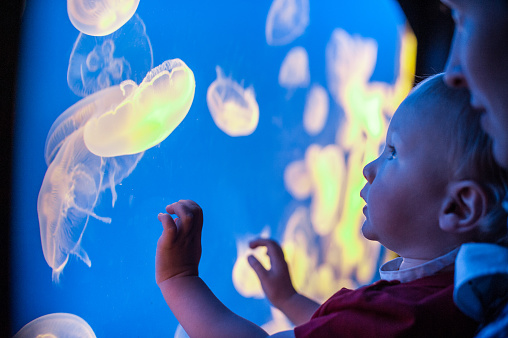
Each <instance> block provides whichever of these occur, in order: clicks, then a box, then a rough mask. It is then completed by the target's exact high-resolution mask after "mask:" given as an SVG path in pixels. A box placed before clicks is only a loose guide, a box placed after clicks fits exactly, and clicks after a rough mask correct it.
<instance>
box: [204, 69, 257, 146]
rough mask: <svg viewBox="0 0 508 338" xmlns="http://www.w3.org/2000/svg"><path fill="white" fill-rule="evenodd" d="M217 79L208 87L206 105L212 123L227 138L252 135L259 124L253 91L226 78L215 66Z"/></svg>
mask: <svg viewBox="0 0 508 338" xmlns="http://www.w3.org/2000/svg"><path fill="white" fill-rule="evenodd" d="M216 71H217V79H216V80H215V81H213V82H212V83H211V84H210V86H209V87H208V90H207V93H206V103H207V105H208V110H209V111H210V114H211V115H212V118H213V121H214V122H215V124H216V125H217V127H219V129H221V130H222V131H223V132H225V133H226V134H228V135H229V136H247V135H250V134H252V133H253V132H254V131H255V130H256V128H257V126H258V122H259V106H258V103H257V101H256V96H255V93H254V89H253V88H252V87H249V88H246V89H245V88H244V87H243V86H242V85H241V84H239V83H238V82H236V81H234V80H233V79H232V78H231V77H226V76H225V75H224V72H223V71H222V69H221V68H220V67H219V66H217V67H216Z"/></svg>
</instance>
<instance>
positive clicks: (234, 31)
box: [11, 0, 404, 337]
mask: <svg viewBox="0 0 508 338" xmlns="http://www.w3.org/2000/svg"><path fill="white" fill-rule="evenodd" d="M270 5H271V1H234V0H221V1H180V2H177V1H169V2H168V1H155V0H151V1H147V0H141V2H140V5H139V7H138V10H137V14H138V15H139V16H140V17H141V18H142V20H143V21H144V23H145V25H146V32H147V35H148V36H149V38H150V41H151V44H152V48H153V60H154V66H157V65H159V64H161V63H162V62H163V61H165V60H167V59H173V58H180V59H182V60H184V61H185V63H186V64H187V65H188V66H189V67H190V68H191V69H192V70H193V72H194V75H195V80H196V92H195V98H194V102H193V105H192V107H191V109H190V111H189V113H188V115H187V117H186V118H185V119H184V120H183V122H182V123H181V124H180V126H178V127H177V128H176V129H175V131H174V132H173V133H172V134H171V135H170V136H169V137H168V138H167V139H166V140H165V141H163V142H162V143H161V144H160V145H159V146H156V147H154V148H151V149H149V150H147V151H146V153H145V155H144V157H143V158H142V159H141V161H140V162H139V164H138V165H137V167H136V169H135V170H134V171H133V173H132V174H131V175H130V176H129V177H127V178H126V179H125V180H124V181H123V182H122V184H121V185H118V186H117V187H116V191H117V193H118V200H117V202H116V205H115V207H114V208H112V206H111V194H110V192H109V190H107V191H106V192H105V193H103V194H101V197H100V200H99V203H98V204H97V206H96V208H95V210H94V211H95V213H96V214H98V215H100V216H107V217H111V219H112V223H111V224H105V223H102V222H100V221H98V220H96V219H93V218H90V220H89V223H88V226H87V229H86V232H85V233H84V235H83V240H82V246H83V248H84V249H85V250H86V251H87V253H88V255H89V257H90V259H91V261H92V266H91V268H88V267H87V266H86V265H85V264H83V262H81V261H79V260H78V259H77V258H76V257H74V256H71V258H70V259H69V262H68V264H67V266H66V267H65V269H64V271H63V274H62V275H61V277H60V283H59V284H56V283H53V282H52V279H51V268H50V267H49V266H48V264H47V263H46V261H45V259H44V256H43V252H42V246H41V239H40V233H39V222H38V217H37V196H38V193H39V189H40V187H41V184H42V181H43V178H44V174H45V173H46V170H47V166H46V164H45V162H44V142H45V140H46V136H47V133H48V131H49V129H50V127H51V125H52V123H53V122H54V120H55V119H56V118H57V117H58V116H59V115H60V114H61V113H62V112H63V111H65V109H67V108H68V107H70V106H71V105H73V104H74V103H76V102H77V101H78V100H79V99H80V97H78V96H76V95H75V94H74V93H73V92H72V91H71V90H70V89H69V87H68V85H67V81H66V78H67V66H68V63H69V57H70V54H71V51H72V47H73V44H74V42H75V40H76V38H77V36H78V34H79V32H78V31H77V30H76V29H75V28H74V27H73V26H72V24H71V23H70V21H69V19H68V15H67V8H66V3H65V1H63V0H60V1H42V0H27V4H26V9H25V11H24V14H23V23H22V42H21V43H22V45H21V49H20V53H21V54H20V62H19V77H18V86H17V106H16V115H15V126H16V129H15V160H14V186H13V190H14V194H13V205H14V210H13V220H12V242H11V243H12V255H11V257H12V267H13V270H12V275H11V281H12V301H13V304H12V331H13V333H15V332H17V331H18V330H19V329H20V328H21V327H22V326H23V325H25V324H26V323H28V322H30V321H31V320H33V319H35V318H37V317H40V316H42V315H45V314H49V313H55V312H68V313H72V314H76V315H78V316H80V317H82V318H83V319H85V320H86V321H87V322H88V323H89V324H90V326H91V327H92V328H93V330H94V331H95V333H96V335H97V336H98V337H120V336H121V337H170V336H173V335H174V332H175V330H176V327H177V324H178V323H177V321H176V319H175V318H174V316H173V315H172V313H171V311H170V310H169V308H168V307H167V306H166V304H165V302H164V299H163V298H162V295H161V294H160V291H159V289H158V287H157V285H156V284H155V279H154V273H155V269H154V258H155V247H156V243H157V239H158V237H159V235H160V233H161V226H160V223H159V222H158V221H157V214H158V213H159V212H163V211H164V207H165V206H166V205H167V204H169V203H172V202H174V201H177V200H179V199H193V200H195V201H197V202H198V203H199V204H200V205H201V206H202V208H203V210H204V218H205V224H204V230H203V257H202V261H201V265H200V273H201V276H202V277H203V279H204V280H205V281H206V282H207V283H208V285H209V286H210V288H211V289H212V290H213V291H214V292H215V293H216V295H217V296H218V297H219V299H221V300H222V301H223V302H224V303H225V304H226V305H227V306H229V307H230V308H231V309H232V310H233V311H235V312H236V313H238V314H239V315H241V316H244V317H246V318H248V319H249V320H251V321H253V322H255V323H257V324H263V323H266V322H267V321H268V320H269V319H270V309H269V303H268V302H267V301H266V300H264V299H261V300H259V299H248V298H244V297H242V296H241V295H240V294H239V293H238V292H237V291H236V290H235V288H234V286H233V283H232V278H231V273H232V269H233V265H234V263H235V261H236V239H237V238H238V237H241V236H243V235H244V234H246V233H252V234H256V233H260V232H261V230H262V229H263V228H264V227H265V226H266V225H268V226H269V227H270V229H271V233H272V236H273V237H275V238H277V237H278V236H281V234H282V233H283V228H282V227H283V226H284V225H285V222H286V221H287V215H288V214H289V213H290V212H291V208H294V200H293V198H292V196H291V195H290V194H289V193H288V192H287V191H286V189H285V187H284V182H283V172H284V169H285V167H286V166H287V164H288V163H290V162H291V161H294V160H296V159H301V158H302V157H303V154H304V152H305V149H306V147H307V146H308V145H309V144H310V143H311V142H312V143H317V144H321V145H327V144H329V143H333V141H334V138H335V129H336V125H337V123H338V122H339V121H340V119H341V117H342V115H343V112H342V110H341V107H340V106H338V105H337V104H335V103H333V100H332V99H330V113H329V118H328V122H327V127H325V129H324V130H323V131H322V132H321V133H320V134H319V135H318V136H315V137H311V136H309V135H307V134H306V133H305V132H304V130H303V127H302V122H301V121H302V113H303V106H304V100H305V95H306V89H297V90H295V91H294V92H293V93H289V94H288V91H287V90H286V89H285V88H281V87H280V86H279V85H278V82H277V77H278V73H279V68H280V65H281V62H282V60H283V59H284V57H285V55H286V54H287V52H288V51H289V50H290V49H291V48H292V47H294V46H303V47H305V48H306V50H307V52H308V54H309V63H310V73H311V83H319V84H321V85H322V86H323V87H325V88H326V76H325V57H324V51H325V47H326V43H327V42H328V40H329V38H330V34H331V32H332V31H333V29H334V28H336V27H342V28H343V29H345V30H346V31H348V32H349V33H350V34H361V35H362V36H365V37H372V38H375V39H376V40H377V41H378V44H379V50H378V62H377V67H376V70H375V72H374V75H373V78H372V80H376V81H385V82H388V83H391V82H392V81H393V80H394V76H396V75H397V74H396V73H394V69H396V68H397V66H396V65H395V61H396V46H397V27H398V26H400V25H401V24H402V23H403V22H404V19H403V17H402V14H401V12H400V11H399V10H398V7H397V5H396V4H395V1H393V2H392V1H380V0H361V1H333V0H329V1H313V2H311V4H310V6H311V7H310V25H309V26H308V28H307V30H306V32H305V33H304V34H303V35H302V36H301V37H299V38H297V39H296V40H295V41H293V42H292V43H290V44H288V45H284V46H276V47H274V46H269V45H268V44H267V43H266V40H265V22H266V17H267V14H268V11H269V8H270ZM216 65H220V66H221V68H222V69H223V70H224V72H225V74H226V75H231V76H233V78H235V79H236V80H237V81H238V82H240V81H241V80H242V79H243V80H244V85H245V86H250V85H252V86H253V87H254V89H255V92H256V98H257V101H258V104H259V110H260V119H259V124H258V127H257V129H256V131H255V132H254V133H253V134H252V135H250V136H247V137H237V138H232V137H230V136H228V135H226V134H225V133H224V132H222V131H221V130H220V129H219V128H217V126H216V125H215V124H214V122H213V120H212V118H211V116H210V113H209V111H208V108H207V104H206V90H207V88H208V86H209V85H210V83H212V81H214V80H215V78H216V73H215V66H216ZM279 239H280V238H279ZM339 287H340V286H337V288H339Z"/></svg>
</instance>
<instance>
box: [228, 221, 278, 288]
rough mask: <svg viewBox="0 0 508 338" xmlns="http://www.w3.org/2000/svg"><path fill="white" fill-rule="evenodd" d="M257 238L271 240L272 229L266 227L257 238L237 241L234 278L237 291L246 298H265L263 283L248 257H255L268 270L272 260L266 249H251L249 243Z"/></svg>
mask: <svg viewBox="0 0 508 338" xmlns="http://www.w3.org/2000/svg"><path fill="white" fill-rule="evenodd" d="M257 237H260V238H269V237H270V228H269V227H265V228H264V229H263V231H262V232H261V234H259V235H257V236H245V237H243V238H241V239H237V241H236V250H237V258H236V262H235V265H234V266H233V275H232V278H233V285H234V286H235V289H236V290H237V291H238V293H240V294H241V295H242V296H244V297H253V298H263V297H264V293H263V289H262V288H261V283H260V282H259V279H258V277H257V276H256V273H255V272H254V270H253V269H252V268H251V266H250V265H249V263H248V261H247V257H248V256H250V255H255V256H256V257H257V258H258V260H259V261H260V262H261V264H263V266H264V267H265V268H266V269H270V259H269V258H268V256H267V255H266V248H264V247H258V248H256V249H251V248H250V247H249V241H250V240H252V239H254V238H257Z"/></svg>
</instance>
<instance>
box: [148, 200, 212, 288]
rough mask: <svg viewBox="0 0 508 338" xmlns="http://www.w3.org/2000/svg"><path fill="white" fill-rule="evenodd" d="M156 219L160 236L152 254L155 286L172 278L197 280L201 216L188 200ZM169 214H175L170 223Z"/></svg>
mask: <svg viewBox="0 0 508 338" xmlns="http://www.w3.org/2000/svg"><path fill="white" fill-rule="evenodd" d="M166 211H167V212H168V213H167V214H166V213H160V214H159V215H158V219H159V221H160V222H161V223H162V227H163V231H162V235H161V236H160V238H159V241H158V242H157V251H156V254H155V280H156V282H157V284H160V283H161V282H163V281H165V280H167V279H170V278H173V277H176V276H198V265H199V260H200V259H201V230H202V228H203V212H202V210H201V208H200V207H199V205H198V204H197V203H196V202H194V201H191V200H180V201H178V202H176V203H173V204H170V205H168V206H167V207H166ZM171 214H176V216H177V218H175V219H173V217H171Z"/></svg>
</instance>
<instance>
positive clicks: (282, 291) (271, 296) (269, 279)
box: [247, 238, 296, 308]
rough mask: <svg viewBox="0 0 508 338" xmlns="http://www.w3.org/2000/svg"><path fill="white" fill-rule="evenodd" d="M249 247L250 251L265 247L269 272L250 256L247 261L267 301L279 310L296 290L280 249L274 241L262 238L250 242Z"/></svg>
mask: <svg viewBox="0 0 508 338" xmlns="http://www.w3.org/2000/svg"><path fill="white" fill-rule="evenodd" d="M249 246H250V247H251V248H252V249H255V248H257V247H260V246H264V247H266V249H267V252H266V253H267V255H268V257H269V258H270V264H271V268H270V270H266V269H265V268H264V267H263V265H261V263H260V262H259V261H258V260H257V259H256V258H255V257H254V256H252V255H251V256H249V257H248V258H247V259H248V261H249V264H250V266H251V267H252V268H253V269H254V271H255V272H256V274H257V276H258V278H259V281H260V282H261V287H262V288H263V291H264V292H265V294H266V297H267V298H268V300H270V302H271V303H272V304H273V305H274V306H275V307H277V308H280V307H281V306H282V305H283V304H284V302H285V301H287V300H289V299H290V298H291V297H292V296H293V295H295V294H296V290H295V288H294V287H293V284H292V283H291V277H290V276H289V269H288V265H287V263H286V260H285V259H284V253H283V252H282V248H281V247H280V245H279V244H278V243H277V242H275V241H274V240H271V239H264V238H260V239H256V240H254V241H252V242H250V243H249Z"/></svg>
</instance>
